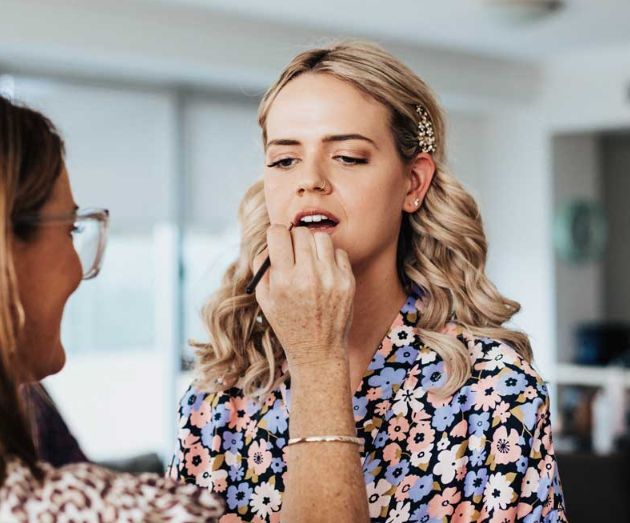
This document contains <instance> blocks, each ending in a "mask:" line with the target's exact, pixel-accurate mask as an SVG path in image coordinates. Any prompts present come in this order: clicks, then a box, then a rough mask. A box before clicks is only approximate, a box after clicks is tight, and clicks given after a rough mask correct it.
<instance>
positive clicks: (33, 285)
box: [0, 97, 221, 522]
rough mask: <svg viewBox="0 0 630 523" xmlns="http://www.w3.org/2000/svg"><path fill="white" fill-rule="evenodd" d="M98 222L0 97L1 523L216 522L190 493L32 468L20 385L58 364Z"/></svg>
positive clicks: (209, 505) (49, 147)
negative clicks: (66, 317)
mask: <svg viewBox="0 0 630 523" xmlns="http://www.w3.org/2000/svg"><path fill="white" fill-rule="evenodd" d="M107 223H108V212H107V211H106V210H104V209H93V210H85V211H83V210H80V209H79V208H78V207H77V205H76V204H75V202H74V199H73V196H72V191H71V187H70V182H69V179H68V174H67V172H66V170H65V167H64V159H63V143H62V141H61V139H60V138H59V135H58V134H57V132H56V130H55V128H54V127H53V125H52V124H51V123H50V122H49V121H48V120H47V119H46V118H45V117H44V116H42V115H41V114H39V113H37V112H35V111H33V110H30V109H28V108H24V107H18V106H16V105H14V104H13V103H12V102H10V101H9V100H7V99H5V98H3V97H0V521H3V522H4V521H7V522H10V521H108V522H118V521H216V519H217V516H218V515H219V514H220V512H221V503H220V502H219V501H218V500H217V499H215V498H214V497H213V496H212V495H211V494H210V493H209V492H203V491H199V490H198V489H196V488H195V487H194V486H191V485H177V484H175V483H173V482H171V481H169V480H165V479H163V478H160V477H158V476H154V475H151V474H145V475H142V476H139V477H135V476H132V475H129V474H115V473H113V472H110V471H107V470H105V469H102V468H99V467H96V466H94V465H91V464H87V463H82V464H74V465H68V466H65V467H62V468H59V469H55V468H52V467H50V466H48V465H46V464H43V463H40V462H39V461H38V458H37V452H36V449H35V444H34V442H33V437H32V429H33V427H30V426H29V424H28V422H27V417H26V415H25V412H24V410H23V408H22V405H21V404H20V400H19V388H20V386H21V385H22V384H25V383H27V382H34V381H38V380H41V379H42V378H44V377H46V376H48V375H51V374H54V373H56V372H58V371H59V370H61V368H62V367H63V365H64V362H65V353H64V349H63V346H62V344H61V339H60V326H61V318H62V314H63V309H64V306H65V303H66V301H67V300H68V298H69V297H70V295H71V294H72V293H73V292H74V291H75V290H76V288H77V287H78V285H79V283H80V282H81V280H82V279H89V278H93V277H94V276H96V275H97V274H98V272H99V268H100V264H101V260H102V256H103V252H104V250H105V243H106V235H107Z"/></svg>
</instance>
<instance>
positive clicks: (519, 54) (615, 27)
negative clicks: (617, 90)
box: [137, 0, 630, 60]
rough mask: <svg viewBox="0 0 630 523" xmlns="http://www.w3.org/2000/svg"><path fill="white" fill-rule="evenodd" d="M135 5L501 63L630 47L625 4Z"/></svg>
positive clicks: (189, 1)
mask: <svg viewBox="0 0 630 523" xmlns="http://www.w3.org/2000/svg"><path fill="white" fill-rule="evenodd" d="M137 1H139V2H144V3H153V4H163V5H168V6H170V7H171V8H181V9H197V10H203V11H215V12H222V13H231V14H234V15H239V16H242V17H246V18H255V19H257V20H258V21H261V22H264V21H270V22H271V21H273V22H275V23H280V24H289V25H291V26H294V27H295V26H304V27H308V28H310V29H316V30H322V31H323V32H326V33H331V32H332V33H335V34H338V35H340V36H359V37H372V38H374V39H382V40H387V41H400V42H404V43H409V44H414V45H420V46H433V47H444V48H450V49H453V50H462V51H467V52H475V53H480V54H484V55H494V56H501V57H506V58H523V59H529V60H544V59H547V58H551V57H553V58H557V57H558V56H559V55H562V54H565V53H571V54H575V53H580V52H584V51H593V50H597V49H598V48H602V47H609V46H620V45H622V46H623V45H629V46H630V1H628V0H566V7H565V8H564V9H562V10H560V11H558V12H556V13H553V14H552V15H550V16H548V17H546V18H543V19H539V20H536V21H532V22H529V23H526V22H521V23H514V22H513V21H510V20H509V19H506V18H505V17H502V16H499V14H498V13H497V12H496V11H495V10H493V9H491V8H490V7H489V6H488V5H487V4H488V3H489V2H491V1H492V0H439V1H436V0H389V2H386V1H384V0H296V1H293V2H289V1H287V0H264V1H262V0H238V1H234V0H137Z"/></svg>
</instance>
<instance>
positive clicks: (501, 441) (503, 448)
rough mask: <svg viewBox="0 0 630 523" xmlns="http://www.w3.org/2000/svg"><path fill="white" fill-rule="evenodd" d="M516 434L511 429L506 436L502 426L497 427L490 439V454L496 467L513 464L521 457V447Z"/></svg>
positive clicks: (505, 430) (514, 430)
mask: <svg viewBox="0 0 630 523" xmlns="http://www.w3.org/2000/svg"><path fill="white" fill-rule="evenodd" d="M518 440H519V437H518V432H516V429H511V430H510V433H509V434H508V432H507V429H506V428H505V427H504V426H501V427H499V428H498V429H497V430H496V432H495V433H494V436H493V438H492V447H491V449H492V450H491V452H492V454H493V455H494V462H495V463H496V464H497V465H505V464H507V463H514V462H515V461H516V460H517V459H518V458H520V457H521V446H520V445H519V444H518Z"/></svg>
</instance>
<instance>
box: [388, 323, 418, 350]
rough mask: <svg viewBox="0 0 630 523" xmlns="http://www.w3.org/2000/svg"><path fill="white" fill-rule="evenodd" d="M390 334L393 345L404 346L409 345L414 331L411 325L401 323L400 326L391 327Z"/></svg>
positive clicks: (413, 337)
mask: <svg viewBox="0 0 630 523" xmlns="http://www.w3.org/2000/svg"><path fill="white" fill-rule="evenodd" d="M390 336H391V340H392V344H393V345H394V347H404V346H405V345H410V344H411V343H412V342H413V341H414V339H415V337H416V331H415V329H414V328H413V327H410V326H408V325H401V326H400V327H396V328H395V329H393V330H392V332H391V335H390Z"/></svg>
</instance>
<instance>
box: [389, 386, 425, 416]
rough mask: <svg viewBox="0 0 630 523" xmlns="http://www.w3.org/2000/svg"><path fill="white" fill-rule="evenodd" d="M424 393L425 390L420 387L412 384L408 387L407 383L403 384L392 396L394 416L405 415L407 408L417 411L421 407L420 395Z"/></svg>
mask: <svg viewBox="0 0 630 523" xmlns="http://www.w3.org/2000/svg"><path fill="white" fill-rule="evenodd" d="M425 394H426V391H425V390H424V388H422V387H418V386H417V385H416V386H412V387H409V384H408V383H405V386H404V387H402V388H400V389H398V392H396V396H394V404H393V405H392V411H393V412H394V415H396V416H400V415H402V416H406V415H407V412H408V411H409V409H411V411H412V412H417V411H419V410H421V409H422V402H421V401H420V400H421V399H422V397H423V396H424V395H425Z"/></svg>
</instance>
